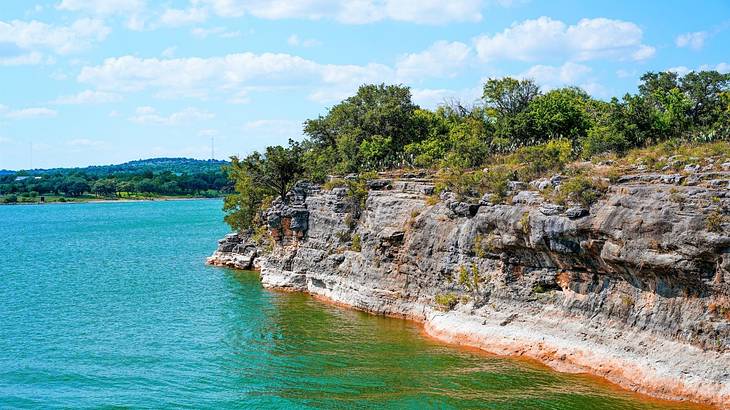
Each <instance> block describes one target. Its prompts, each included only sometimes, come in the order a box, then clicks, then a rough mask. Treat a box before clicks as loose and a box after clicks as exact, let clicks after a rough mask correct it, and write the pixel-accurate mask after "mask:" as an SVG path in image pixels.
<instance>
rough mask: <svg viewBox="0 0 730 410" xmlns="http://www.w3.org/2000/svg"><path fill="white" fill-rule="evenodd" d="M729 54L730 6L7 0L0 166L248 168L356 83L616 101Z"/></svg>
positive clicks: (0, 52)
mask: <svg viewBox="0 0 730 410" xmlns="http://www.w3.org/2000/svg"><path fill="white" fill-rule="evenodd" d="M728 44H730V2H728V1H726V0H718V1H703V2H702V3H701V4H699V3H698V2H691V1H661V2H659V1H636V0H634V1H611V2H608V1H604V2H594V1H591V2H586V1H560V0H558V1H554V0H553V1H538V0H451V1H442V0H418V1H416V0H349V1H347V0H341V1H336V0H288V1H285V0H269V1H265V0H169V1H152V0H43V1H42V0H39V1H37V2H33V1H28V0H3V5H2V8H1V9H0V86H1V87H2V93H1V94H0V169H3V168H6V169H26V168H29V167H30V165H31V159H32V165H33V166H34V167H56V166H82V165H92V164H108V163H119V162H124V161H128V160H134V159H140V158H148V157H154V156H186V157H194V158H203V159H205V158H209V157H210V155H211V147H210V145H211V138H213V139H214V140H215V156H216V157H217V158H221V159H222V158H226V157H228V156H230V155H233V154H239V155H243V154H246V153H249V152H251V151H253V150H256V149H261V148H263V147H265V146H266V145H272V144H282V143H285V142H286V141H287V140H288V139H289V138H301V124H302V122H303V121H304V120H305V119H307V118H312V117H315V116H317V115H318V114H320V113H324V111H325V110H326V108H327V107H329V106H332V105H333V104H335V103H336V102H338V101H339V100H341V99H342V98H344V97H347V96H348V95H351V94H352V93H353V91H354V90H355V89H356V88H357V86H358V85H360V84H362V83H374V82H377V83H379V82H386V83H402V84H406V85H408V86H410V87H411V88H412V91H413V95H414V99H415V100H416V102H417V103H419V104H420V105H422V106H424V107H434V106H436V105H437V104H438V103H439V102H441V101H444V99H446V98H457V99H459V100H461V101H464V102H466V103H471V102H474V101H476V99H477V98H478V97H479V95H480V89H481V85H482V83H483V82H484V80H485V79H487V78H489V77H498V76H505V75H512V76H517V77H530V78H534V79H535V80H537V81H538V82H539V83H540V84H542V85H543V87H544V88H546V89H549V88H552V87H558V86H561V85H565V84H570V85H578V86H581V87H583V88H584V89H586V90H587V91H588V92H590V93H591V94H593V95H594V96H596V97H598V98H609V97H611V96H614V95H621V94H623V93H625V92H632V91H634V90H635V89H636V85H637V81H638V78H639V77H640V75H641V74H642V73H644V72H646V71H650V70H652V71H660V70H668V69H671V70H675V71H678V72H687V71H689V70H693V69H705V68H709V69H717V70H719V71H722V72H728V71H730V54H728V52H727V51H728ZM31 152H32V155H31ZM31 157H32V158H31Z"/></svg>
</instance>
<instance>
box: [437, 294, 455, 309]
mask: <svg viewBox="0 0 730 410" xmlns="http://www.w3.org/2000/svg"><path fill="white" fill-rule="evenodd" d="M434 300H435V302H436V304H437V305H439V307H440V308H441V310H451V309H453V308H454V306H456V304H457V303H459V299H458V298H457V297H456V295H455V294H453V293H446V294H440V295H436V297H435V298H434Z"/></svg>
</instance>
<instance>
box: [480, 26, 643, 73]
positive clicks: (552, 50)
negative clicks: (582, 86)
mask: <svg viewBox="0 0 730 410" xmlns="http://www.w3.org/2000/svg"><path fill="white" fill-rule="evenodd" d="M642 36H643V32H642V30H641V28H639V26H637V25H636V24H634V23H632V22H628V21H622V20H611V19H607V18H595V19H582V20H580V21H578V23H576V24H574V25H567V24H566V23H564V22H562V21H560V20H553V19H551V18H550V17H544V16H543V17H540V18H538V19H535V20H525V21H523V22H519V23H513V24H512V25H511V26H510V27H508V28H506V29H505V30H504V31H502V32H501V33H497V34H494V35H482V36H479V37H477V38H476V39H475V47H476V50H477V53H478V55H479V57H480V58H481V59H482V60H483V61H488V62H491V61H496V60H499V59H509V60H519V61H536V60H539V59H544V58H565V59H570V60H575V61H587V60H594V59H619V60H626V59H632V60H644V59H647V58H650V57H652V56H653V55H654V52H655V49H654V48H653V47H651V46H648V45H645V44H642V42H641V41H642Z"/></svg>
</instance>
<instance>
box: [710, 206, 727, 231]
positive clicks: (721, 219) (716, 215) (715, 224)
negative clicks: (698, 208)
mask: <svg viewBox="0 0 730 410" xmlns="http://www.w3.org/2000/svg"><path fill="white" fill-rule="evenodd" d="M725 222H727V217H726V216H725V215H723V214H722V213H720V212H718V211H712V212H710V214H709V215H707V217H706V219H705V228H706V229H707V230H708V231H710V232H716V233H718V232H722V224H724V223H725Z"/></svg>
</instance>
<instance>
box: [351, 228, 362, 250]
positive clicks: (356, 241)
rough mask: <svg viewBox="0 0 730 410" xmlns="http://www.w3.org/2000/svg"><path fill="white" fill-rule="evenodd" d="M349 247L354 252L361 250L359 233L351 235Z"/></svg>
mask: <svg viewBox="0 0 730 410" xmlns="http://www.w3.org/2000/svg"><path fill="white" fill-rule="evenodd" d="M350 249H351V250H353V251H355V252H360V251H361V250H362V239H361V238H360V234H357V233H356V234H354V235H352V246H351V247H350Z"/></svg>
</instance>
